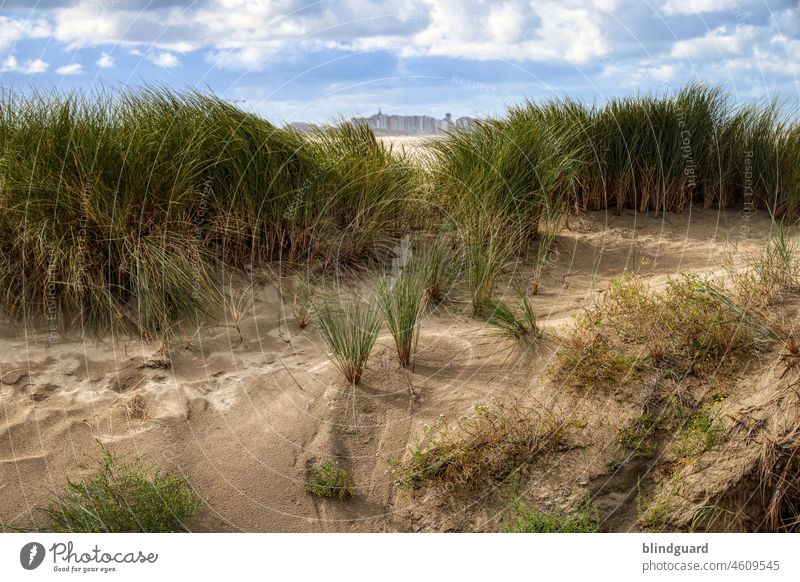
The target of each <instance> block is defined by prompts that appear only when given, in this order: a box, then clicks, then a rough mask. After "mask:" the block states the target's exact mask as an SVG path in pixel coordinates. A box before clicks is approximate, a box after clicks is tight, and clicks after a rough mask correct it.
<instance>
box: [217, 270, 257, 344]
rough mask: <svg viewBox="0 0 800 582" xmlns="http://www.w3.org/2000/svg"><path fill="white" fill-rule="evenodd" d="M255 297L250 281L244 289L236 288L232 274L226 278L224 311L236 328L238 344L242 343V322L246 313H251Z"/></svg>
mask: <svg viewBox="0 0 800 582" xmlns="http://www.w3.org/2000/svg"><path fill="white" fill-rule="evenodd" d="M255 299H256V297H255V292H254V291H253V284H252V283H251V284H249V285H248V286H247V287H245V288H244V289H236V288H235V286H234V281H233V275H231V276H230V278H229V279H228V292H227V293H225V292H224V290H223V303H224V304H225V308H226V313H227V314H228V315H229V316H230V318H231V319H230V321H231V323H233V327H234V329H235V330H236V334H237V336H238V343H239V344H242V343H244V335H243V334H242V322H243V321H244V318H245V317H247V315H248V314H251V315H252V313H253V306H254V304H255Z"/></svg>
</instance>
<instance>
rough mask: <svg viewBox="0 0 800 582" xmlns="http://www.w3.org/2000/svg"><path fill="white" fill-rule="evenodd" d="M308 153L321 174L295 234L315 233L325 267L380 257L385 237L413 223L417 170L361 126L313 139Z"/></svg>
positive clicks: (385, 248)
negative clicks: (309, 206)
mask: <svg viewBox="0 0 800 582" xmlns="http://www.w3.org/2000/svg"><path fill="white" fill-rule="evenodd" d="M306 151H307V152H308V154H309V156H310V158H311V160H312V162H313V163H314V166H315V167H316V168H319V175H318V176H317V177H316V179H315V180H314V181H315V182H316V192H317V193H316V199H315V200H314V204H315V205H314V206H312V207H311V208H310V210H311V214H310V215H309V214H308V212H307V211H308V210H309V208H308V207H304V208H303V210H302V211H299V213H300V214H302V220H301V224H302V225H303V228H300V229H294V230H299V232H300V233H301V234H302V235H303V236H306V235H307V234H308V233H313V236H314V237H315V238H316V240H317V241H318V243H317V244H318V245H320V247H321V248H320V249H318V250H317V255H319V256H320V257H321V258H323V259H325V260H326V261H327V262H329V263H335V264H336V265H341V264H343V263H345V264H346V263H352V262H354V261H356V260H362V259H367V258H373V257H381V256H384V255H385V254H386V253H387V251H388V246H387V240H388V237H389V236H390V235H397V234H398V233H401V232H405V231H406V230H407V229H408V228H409V226H410V225H411V224H413V223H414V222H415V219H416V216H417V214H416V205H414V204H412V203H411V202H412V201H413V200H415V198H416V195H417V192H418V189H419V185H420V173H419V170H418V169H417V167H416V166H415V165H414V164H413V163H412V162H411V160H410V159H409V158H407V157H406V156H405V155H404V154H401V153H397V152H395V151H393V149H392V147H391V146H390V145H385V144H384V143H383V142H382V141H380V140H378V139H376V138H375V135H374V134H373V133H372V130H370V129H369V127H367V126H366V125H364V124H359V123H349V122H341V123H339V124H337V125H335V126H332V127H330V128H327V129H324V130H321V131H318V132H315V133H313V134H311V137H310V138H308V139H307V141H306ZM295 246H297V247H298V248H300V249H304V246H305V245H303V244H301V245H295Z"/></svg>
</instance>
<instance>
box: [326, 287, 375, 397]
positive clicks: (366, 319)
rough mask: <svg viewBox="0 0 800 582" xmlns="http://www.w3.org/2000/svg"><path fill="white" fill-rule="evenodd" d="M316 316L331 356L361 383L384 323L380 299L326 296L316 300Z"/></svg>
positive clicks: (347, 376) (350, 379) (352, 380)
mask: <svg viewBox="0 0 800 582" xmlns="http://www.w3.org/2000/svg"><path fill="white" fill-rule="evenodd" d="M314 319H315V320H316V321H317V324H318V325H319V329H320V332H321V333H322V337H323V338H325V341H326V343H327V344H328V349H329V350H330V352H331V353H330V356H331V359H332V360H333V362H334V364H336V367H337V368H339V370H340V371H341V372H342V374H343V375H344V377H345V380H347V382H349V383H350V384H358V382H359V381H360V380H361V376H362V375H363V373H364V368H365V367H366V365H367V360H368V359H369V354H370V352H371V351H372V348H373V346H374V345H375V340H377V339H378V332H379V331H380V327H381V323H382V314H381V309H380V306H379V304H378V302H377V301H375V300H374V299H372V300H370V301H363V300H360V299H357V298H353V299H351V300H347V299H334V298H331V297H324V298H321V299H318V300H316V301H315V304H314Z"/></svg>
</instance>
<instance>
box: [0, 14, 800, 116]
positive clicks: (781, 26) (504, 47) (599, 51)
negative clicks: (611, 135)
mask: <svg viewBox="0 0 800 582" xmlns="http://www.w3.org/2000/svg"><path fill="white" fill-rule="evenodd" d="M692 80H701V81H703V82H705V83H708V84H712V85H721V86H723V87H724V88H725V89H726V90H727V91H729V92H730V94H731V95H732V96H733V97H734V98H735V99H739V100H742V101H748V100H753V99H769V98H777V99H780V100H782V101H785V102H787V103H789V104H794V103H797V102H798V96H799V95H800V82H799V81H800V7H799V6H798V0H793V1H787V0H775V1H772V0H758V1H756V0H753V1H750V0H630V1H629V0H594V1H589V0H528V1H523V0H506V1H502V0H500V1H491V2H490V1H480V0H472V1H463V0H399V1H397V0H396V1H391V0H346V1H333V0H330V1H329V0H321V1H309V0H300V1H297V0H261V1H255V0H196V1H191V0H189V1H185V2H178V1H175V0H150V1H147V0H144V1H135V0H63V1H62V0H39V1H37V0H29V1H22V0H0V87H2V88H3V89H13V90H20V91H27V90H31V89H32V88H44V89H58V90H63V91H69V90H74V89H83V90H90V89H109V88H111V89H117V88H123V87H129V86H141V85H154V84H158V85H167V86H169V87H173V88H176V89H189V88H199V89H202V90H208V91H213V92H214V93H216V94H218V95H220V96H222V97H224V98H226V99H229V100H231V101H233V102H235V103H236V104H237V105H238V106H240V107H242V108H244V109H247V110H251V111H254V112H256V113H258V114H260V115H262V116H264V117H266V118H268V119H270V120H272V121H275V122H287V121H311V122H321V121H327V120H331V119H333V118H336V117H342V116H344V117H350V116H352V115H370V114H372V113H375V112H376V111H377V110H378V109H379V108H380V109H382V110H383V111H384V112H385V113H397V114H423V115H432V116H434V117H439V118H440V117H443V116H444V114H445V113H446V112H450V113H451V114H452V115H453V116H454V117H460V116H462V115H469V116H484V115H499V114H501V113H502V112H503V110H504V109H505V107H506V106H507V105H509V104H513V103H519V102H520V101H522V100H524V99H526V98H527V99H533V100H538V99H545V98H551V97H560V96H570V97H575V98H580V99H583V100H586V101H590V102H598V103H602V102H603V101H605V100H607V99H609V98H611V97H614V96H622V95H628V94H635V93H637V92H653V93H659V94H667V93H670V92H673V91H676V90H679V89H680V87H681V86H682V85H683V84H685V83H686V82H689V81H692Z"/></svg>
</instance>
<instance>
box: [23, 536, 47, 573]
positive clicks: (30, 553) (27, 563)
mask: <svg viewBox="0 0 800 582" xmlns="http://www.w3.org/2000/svg"><path fill="white" fill-rule="evenodd" d="M44 553H45V552H44V546H43V545H42V544H40V543H39V542H30V543H27V544H25V545H24V546H22V549H21V550H20V551H19V563H20V564H22V567H23V568H25V569H26V570H35V569H36V568H38V567H39V566H41V564H42V562H43V561H44Z"/></svg>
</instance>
